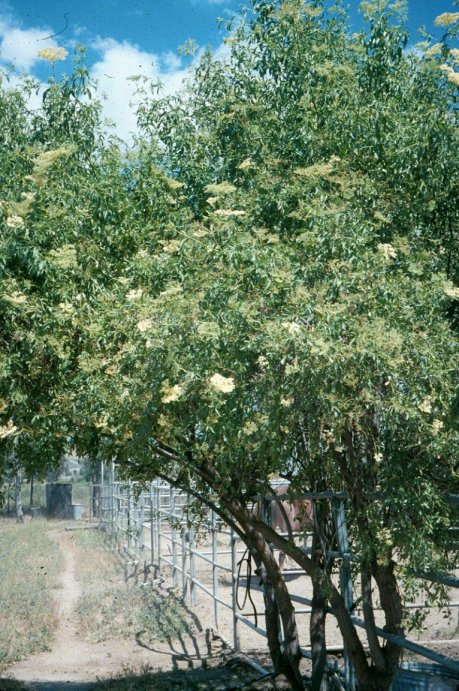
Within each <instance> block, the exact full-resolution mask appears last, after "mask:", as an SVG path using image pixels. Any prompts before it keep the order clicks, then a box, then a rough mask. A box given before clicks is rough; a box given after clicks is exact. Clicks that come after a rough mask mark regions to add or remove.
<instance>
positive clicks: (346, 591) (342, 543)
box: [332, 499, 356, 691]
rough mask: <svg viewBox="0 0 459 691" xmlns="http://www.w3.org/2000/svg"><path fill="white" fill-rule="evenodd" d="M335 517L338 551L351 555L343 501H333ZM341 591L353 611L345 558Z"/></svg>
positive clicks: (351, 676) (351, 679)
mask: <svg viewBox="0 0 459 691" xmlns="http://www.w3.org/2000/svg"><path fill="white" fill-rule="evenodd" d="M332 507H333V517H334V520H335V525H336V533H337V538H338V551H339V553H340V555H341V557H344V556H345V555H347V554H348V553H349V540H348V536H347V523H346V509H345V504H344V500H343V499H339V500H336V499H335V500H333V502H332ZM339 580H340V589H341V594H342V596H343V599H344V604H345V605H346V607H347V609H348V610H349V611H351V609H352V605H353V594H352V573H351V568H350V566H349V561H348V560H347V559H345V558H343V560H342V564H341V568H340V574H339ZM343 649H344V678H345V687H346V689H347V690H349V691H354V689H355V686H356V679H355V671H354V668H353V666H352V663H351V660H350V657H349V653H348V651H347V647H346V644H345V642H344V641H343Z"/></svg>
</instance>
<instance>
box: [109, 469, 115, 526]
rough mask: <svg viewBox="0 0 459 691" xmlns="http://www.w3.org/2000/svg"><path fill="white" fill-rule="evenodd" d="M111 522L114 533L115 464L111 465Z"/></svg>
mask: <svg viewBox="0 0 459 691" xmlns="http://www.w3.org/2000/svg"><path fill="white" fill-rule="evenodd" d="M110 522H111V528H112V532H114V528H115V464H114V462H113V461H112V462H111V463H110Z"/></svg>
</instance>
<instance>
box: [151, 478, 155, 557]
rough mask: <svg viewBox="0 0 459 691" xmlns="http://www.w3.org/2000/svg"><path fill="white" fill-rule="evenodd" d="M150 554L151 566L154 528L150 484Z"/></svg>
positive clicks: (153, 553)
mask: <svg viewBox="0 0 459 691" xmlns="http://www.w3.org/2000/svg"><path fill="white" fill-rule="evenodd" d="M150 553H151V566H152V568H153V565H154V563H155V528H154V523H153V483H152V482H150Z"/></svg>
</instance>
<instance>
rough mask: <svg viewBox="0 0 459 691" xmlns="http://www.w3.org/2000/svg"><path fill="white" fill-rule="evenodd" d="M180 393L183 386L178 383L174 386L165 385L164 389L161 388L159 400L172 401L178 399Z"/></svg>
mask: <svg viewBox="0 0 459 691" xmlns="http://www.w3.org/2000/svg"><path fill="white" fill-rule="evenodd" d="M182 393H183V387H182V386H180V385H179V384H175V386H167V387H166V388H165V389H163V396H162V398H161V401H162V402H163V403H172V401H178V399H179V398H180V396H181V395H182Z"/></svg>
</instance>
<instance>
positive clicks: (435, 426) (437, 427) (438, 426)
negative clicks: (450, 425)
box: [432, 420, 444, 437]
mask: <svg viewBox="0 0 459 691" xmlns="http://www.w3.org/2000/svg"><path fill="white" fill-rule="evenodd" d="M443 427H444V424H443V422H442V421H441V420H434V421H433V422H432V434H433V435H434V437H436V436H437V434H438V433H439V432H441V430H442V429H443Z"/></svg>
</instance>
